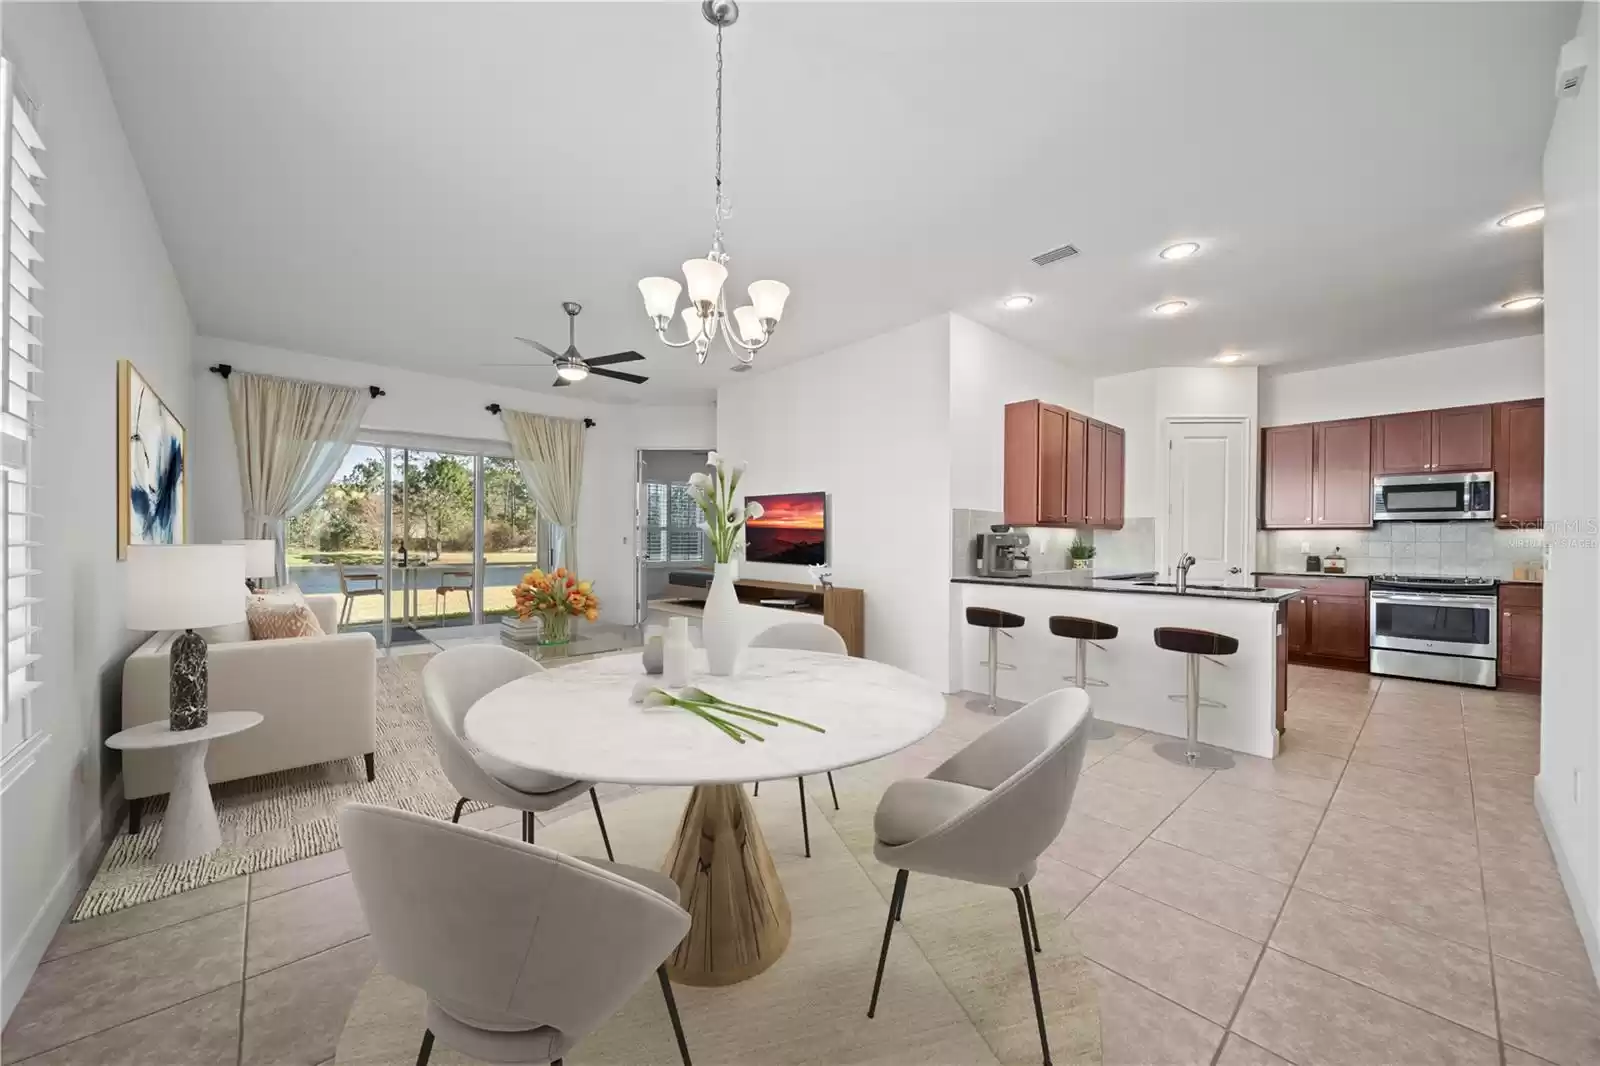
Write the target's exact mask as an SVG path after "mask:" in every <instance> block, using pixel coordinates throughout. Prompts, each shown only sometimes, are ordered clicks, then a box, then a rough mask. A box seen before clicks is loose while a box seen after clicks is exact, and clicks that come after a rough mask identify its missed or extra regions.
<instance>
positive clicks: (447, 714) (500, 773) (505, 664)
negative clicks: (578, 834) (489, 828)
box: [422, 644, 616, 860]
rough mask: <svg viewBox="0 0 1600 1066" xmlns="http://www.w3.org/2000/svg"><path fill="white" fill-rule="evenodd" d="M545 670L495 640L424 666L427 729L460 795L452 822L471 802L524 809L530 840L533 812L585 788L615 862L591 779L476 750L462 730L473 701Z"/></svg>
mask: <svg viewBox="0 0 1600 1066" xmlns="http://www.w3.org/2000/svg"><path fill="white" fill-rule="evenodd" d="M543 669H544V667H542V666H540V665H539V664H538V663H536V662H534V661H533V660H532V659H530V658H529V657H528V656H526V655H524V654H522V653H521V652H520V651H516V650H514V649H512V648H505V647H501V646H500V645H498V644H468V645H466V646H464V647H460V648H449V649H447V650H445V651H441V652H440V653H439V654H437V655H435V656H434V657H433V659H432V660H431V661H430V662H429V663H428V665H427V666H424V667H423V668H422V702H423V703H424V704H425V705H426V707H427V711H428V729H429V731H430V732H432V733H433V744H434V747H435V748H437V749H438V751H439V765H440V766H441V767H442V768H443V770H444V776H445V779H446V780H448V781H449V782H450V784H451V786H452V787H454V788H455V790H456V791H457V792H459V793H461V799H460V800H458V801H457V802H456V811H455V814H454V815H452V816H451V818H450V820H451V821H452V822H459V821H460V820H461V811H462V809H463V808H465V807H466V805H467V804H468V803H470V802H472V801H474V800H477V801H479V802H482V803H492V804H494V805H496V806H499V807H510V808H511V809H512V810H517V811H521V812H522V839H523V840H525V841H527V842H528V843H530V844H531V843H533V834H534V826H535V820H534V814H535V813H536V812H539V811H549V810H554V809H555V808H557V807H559V806H561V805H562V804H563V803H565V802H567V801H568V800H570V799H572V798H573V797H575V796H581V795H582V794H583V793H584V792H588V793H589V802H591V803H593V804H594V817H595V821H597V822H599V823H600V839H601V841H602V842H603V843H604V844H605V846H606V858H608V859H612V860H615V859H616V856H615V855H613V854H612V853H611V836H610V834H608V833H607V832H606V819H605V815H603V814H601V813H600V797H599V796H598V795H596V794H595V790H594V785H593V783H591V782H589V781H574V780H572V779H570V778H566V777H554V776H552V775H550V774H542V773H539V772H538V771H537V770H527V769H524V768H522V767H520V766H515V765H513V764H511V763H508V762H505V761H504V760H501V759H497V758H495V757H494V756H493V755H491V754H489V753H488V752H483V751H475V750H474V749H473V748H472V747H471V746H470V745H469V744H468V743H467V738H466V735H465V734H464V732H463V731H462V723H463V722H464V721H465V720H466V717H467V711H468V710H470V709H471V708H472V705H473V704H474V703H476V702H478V700H480V699H482V698H483V697H484V696H487V695H488V694H489V693H491V692H493V691H494V690H495V689H497V688H499V687H500V686H501V685H508V684H510V683H511V682H513V681H515V680H517V679H518V678H522V677H526V676H528V675H529V674H536V673H539V672H541V671H542V670H543Z"/></svg>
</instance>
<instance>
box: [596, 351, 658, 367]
mask: <svg viewBox="0 0 1600 1066" xmlns="http://www.w3.org/2000/svg"><path fill="white" fill-rule="evenodd" d="M643 358H644V356H642V355H640V354H639V353H638V352H617V353H615V354H614V355H602V356H601V357H600V358H598V359H587V360H585V362H587V363H588V364H589V365H590V366H605V365H607V364H608V363H634V362H637V361H639V360H640V359H643Z"/></svg>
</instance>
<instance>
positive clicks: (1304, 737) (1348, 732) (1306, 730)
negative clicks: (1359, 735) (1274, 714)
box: [1279, 710, 1356, 759]
mask: <svg viewBox="0 0 1600 1066" xmlns="http://www.w3.org/2000/svg"><path fill="white" fill-rule="evenodd" d="M1355 743H1356V730H1355V729H1341V728H1333V727H1329V726H1324V725H1308V724H1305V723H1303V722H1301V721H1300V719H1299V718H1298V717H1297V716H1296V715H1295V713H1294V711H1293V710H1291V711H1290V712H1289V714H1288V717H1287V718H1286V719H1285V722H1284V732H1283V737H1282V738H1281V743H1280V745H1279V747H1280V750H1282V751H1284V752H1296V753H1299V752H1312V753H1315V754H1319V755H1329V756H1333V757H1336V758H1340V759H1346V758H1349V756H1350V749H1351V748H1353V747H1355Z"/></svg>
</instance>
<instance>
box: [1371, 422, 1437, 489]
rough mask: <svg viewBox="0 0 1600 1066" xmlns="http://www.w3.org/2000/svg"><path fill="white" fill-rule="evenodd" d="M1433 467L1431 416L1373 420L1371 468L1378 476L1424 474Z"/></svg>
mask: <svg viewBox="0 0 1600 1066" xmlns="http://www.w3.org/2000/svg"><path fill="white" fill-rule="evenodd" d="M1432 465H1433V413H1432V412H1431V411H1412V412H1409V413H1408V414H1403V415H1384V416H1383V417H1382V418H1375V419H1373V420H1372V469H1373V472H1374V473H1377V474H1426V473H1427V472H1428V470H1429V468H1430V467H1432Z"/></svg>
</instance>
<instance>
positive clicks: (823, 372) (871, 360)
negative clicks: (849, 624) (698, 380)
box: [717, 315, 951, 688]
mask: <svg viewBox="0 0 1600 1066" xmlns="http://www.w3.org/2000/svg"><path fill="white" fill-rule="evenodd" d="M949 360H950V326H949V320H948V316H945V315H940V316H938V317H936V318H931V319H928V320H926V321H924V322H919V323H917V324H916V325H913V326H908V327H906V328H904V329H900V330H896V331H894V332H892V333H886V334H883V335H882V336H879V337H873V338H871V339H869V340H865V341H860V342H858V343H855V344H851V345H848V346H846V347H843V348H838V349H835V350H833V351H831V352H826V353H824V354H822V355H818V356H814V357H812V358H809V359H805V360H802V361H800V362H796V363H791V364H789V365H787V366H784V367H781V368H779V369H777V370H773V371H771V372H770V373H761V374H755V375H751V376H750V377H749V378H747V379H744V380H741V381H738V382H736V383H734V384H732V385H725V386H723V387H722V388H720V389H718V390H717V449H718V451H720V452H722V453H723V454H725V455H727V456H728V457H729V458H731V459H742V460H744V461H746V462H748V463H749V464H750V469H749V472H748V473H747V474H746V475H745V480H744V482H743V484H742V485H741V489H742V490H743V491H745V492H748V493H750V494H762V493H773V492H806V491H822V492H826V493H828V497H829V499H828V503H829V515H828V521H829V526H828V540H829V544H828V561H829V563H830V564H831V565H832V567H833V573H834V580H835V581H836V582H837V583H838V584H840V585H844V586H851V587H856V588H861V589H864V590H865V592H866V629H867V634H866V653H867V655H868V656H869V657H870V658H873V659H877V660H880V661H882V662H886V663H891V664H893V665H895V666H899V667H902V668H904V669H907V670H910V671H912V672H914V673H917V674H920V675H921V676H922V677H924V678H927V679H928V680H929V681H930V682H932V683H934V684H937V685H938V686H939V687H940V688H944V687H945V686H946V685H947V684H948V682H949V634H948V618H949V579H950V539H949V538H950V480H951V479H950V372H949ZM741 572H742V573H743V574H745V575H746V576H751V577H772V578H779V577H781V578H786V579H789V580H801V581H803V580H805V579H806V572H805V570H803V569H801V568H798V567H792V566H780V565H775V564H770V563H768V564H760V563H742V564H741Z"/></svg>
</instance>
